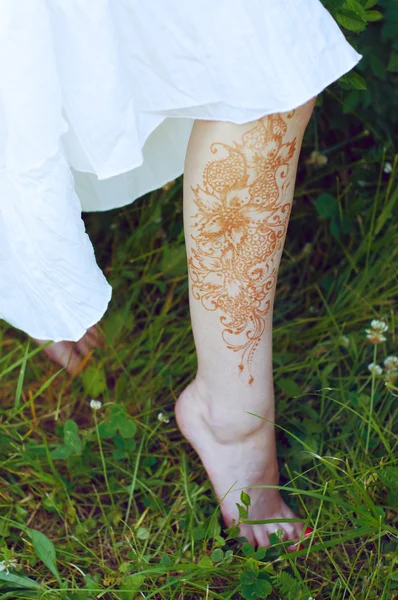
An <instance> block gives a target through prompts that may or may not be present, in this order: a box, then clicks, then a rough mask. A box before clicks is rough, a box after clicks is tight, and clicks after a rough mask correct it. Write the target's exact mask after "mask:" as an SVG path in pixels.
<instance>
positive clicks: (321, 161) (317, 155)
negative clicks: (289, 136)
mask: <svg viewBox="0 0 398 600" xmlns="http://www.w3.org/2000/svg"><path fill="white" fill-rule="evenodd" d="M327 162H328V157H327V156H325V155H324V154H322V153H321V152H318V151H317V150H314V151H313V152H311V154H310V158H309V160H308V163H309V164H310V165H314V166H315V167H324V166H325V165H326V164H327Z"/></svg>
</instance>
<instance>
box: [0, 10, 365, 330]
mask: <svg viewBox="0 0 398 600" xmlns="http://www.w3.org/2000/svg"><path fill="white" fill-rule="evenodd" d="M359 59H360V56H359V55H358V54H357V53H356V52H355V51H354V49H353V48H352V47H351V46H350V45H349V44H348V43H347V42H346V40H345V39H344V37H343V35H342V33H341V32H340V30H339V28H338V27H337V25H336V23H335V22H334V20H333V19H332V18H331V16H330V15H329V13H328V12H327V11H326V10H325V9H324V8H323V6H322V5H321V3H320V2H319V0H145V2H143V1H142V0H0V317H2V318H3V319H5V320H6V321H8V322H9V323H11V324H12V325H14V326H15V327H18V328H20V329H22V330H24V331H25V332H27V333H28V334H30V335H32V336H34V337H37V338H40V339H52V340H54V341H58V340H61V339H64V340H73V341H75V340H78V339H79V338H80V337H81V336H82V335H83V334H84V332H85V331H86V329H87V328H88V327H90V326H91V325H92V324H94V323H96V322H97V321H98V320H99V319H100V318H101V316H102V315H103V313H104V312H105V310H106V307H107V305H108V302H109V300H110V297H111V289H110V286H109V285H108V283H107V282H106V280H105V278H104V276H103V274H102V272H101V271H100V269H99V268H98V266H97V264H96V262H95V256H94V252H93V249H92V246H91V243H90V241H89V239H88V237H87V235H86V233H85V230H84V225H83V222H82V220H81V209H83V210H90V211H95V210H106V209H110V208H115V207H119V206H123V205H125V204H127V203H130V202H133V201H134V200H135V199H136V198H138V197H139V196H141V195H143V194H144V193H146V192H148V191H150V190H153V189H156V188H158V187H159V186H161V185H163V184H164V183H166V182H167V181H169V180H172V179H174V178H175V177H177V176H178V175H180V174H181V173H182V171H183V163H184V156H185V151H186V147H187V143H188V139H189V135H190V132H191V128H192V124H193V120H194V119H212V120H222V121H233V122H235V123H244V122H248V121H251V120H254V119H257V118H259V117H261V116H264V115H266V114H270V113H275V112H282V111H286V110H290V109H293V108H296V107H297V106H299V105H300V104H303V103H304V102H306V101H307V100H309V99H310V98H312V97H313V96H314V95H316V94H318V93H319V92H321V91H322V90H323V89H324V88H325V87H326V86H327V85H329V84H330V83H331V82H333V81H335V80H336V79H337V78H338V77H340V76H341V75H343V74H344V73H346V72H347V71H348V70H349V69H351V68H352V67H353V66H354V65H355V64H356V63H357V62H358V60H359Z"/></svg>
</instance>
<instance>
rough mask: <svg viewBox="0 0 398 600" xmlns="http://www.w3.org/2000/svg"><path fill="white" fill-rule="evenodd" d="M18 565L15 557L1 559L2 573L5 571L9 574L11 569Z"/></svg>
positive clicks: (0, 570)
mask: <svg viewBox="0 0 398 600" xmlns="http://www.w3.org/2000/svg"><path fill="white" fill-rule="evenodd" d="M17 566H18V563H17V561H16V560H15V558H10V559H9V560H1V561H0V573H1V572H2V571H5V573H6V575H8V572H9V569H15V568H16V567H17Z"/></svg>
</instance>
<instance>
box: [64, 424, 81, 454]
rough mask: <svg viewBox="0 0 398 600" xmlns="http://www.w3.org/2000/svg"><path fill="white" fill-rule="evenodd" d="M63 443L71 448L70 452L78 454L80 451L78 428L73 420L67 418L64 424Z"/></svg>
mask: <svg viewBox="0 0 398 600" xmlns="http://www.w3.org/2000/svg"><path fill="white" fill-rule="evenodd" d="M64 444H65V446H67V448H70V449H71V450H72V454H77V455H78V456H80V454H81V453H82V441H81V439H80V437H79V428H78V426H77V424H76V423H75V421H73V420H72V419H69V421H66V423H65V425H64Z"/></svg>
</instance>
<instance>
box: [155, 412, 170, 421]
mask: <svg viewBox="0 0 398 600" xmlns="http://www.w3.org/2000/svg"><path fill="white" fill-rule="evenodd" d="M158 421H160V422H161V423H170V419H169V418H168V417H166V416H165V415H164V414H163V413H162V412H160V413H158Z"/></svg>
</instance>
